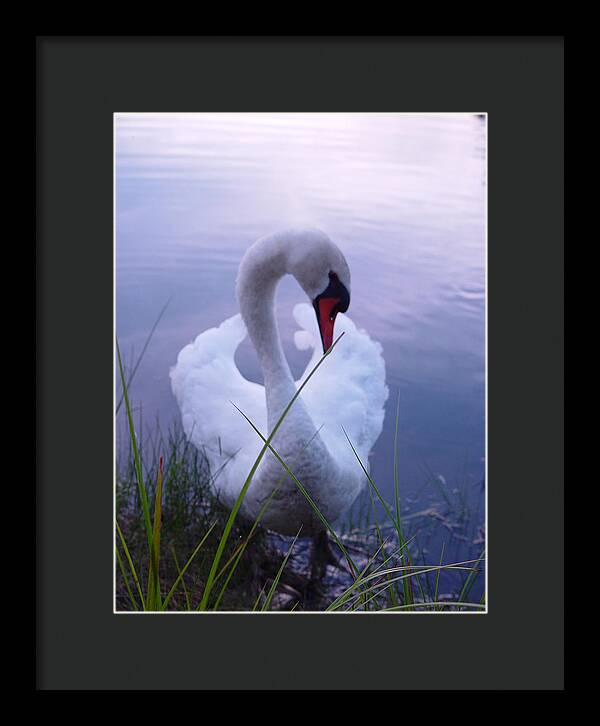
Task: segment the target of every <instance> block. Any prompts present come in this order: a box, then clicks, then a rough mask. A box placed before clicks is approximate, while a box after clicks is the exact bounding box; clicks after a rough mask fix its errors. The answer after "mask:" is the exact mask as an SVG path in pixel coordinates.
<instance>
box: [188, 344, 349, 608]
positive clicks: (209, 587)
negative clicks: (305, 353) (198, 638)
mask: <svg viewBox="0 0 600 726" xmlns="http://www.w3.org/2000/svg"><path fill="white" fill-rule="evenodd" d="M343 335H344V333H342V334H341V335H340V336H339V337H338V338H337V339H336V340H335V342H334V343H333V345H332V346H331V348H329V350H328V351H327V352H326V353H325V354H324V355H323V356H322V357H321V358H320V360H319V362H318V363H317V364H316V365H315V367H314V368H313V369H312V371H311V372H310V373H309V374H308V376H307V377H306V378H305V380H304V381H303V383H302V384H301V385H300V386H299V387H298V390H297V391H296V393H295V394H294V396H293V397H292V399H291V401H290V402H289V403H288V405H287V406H286V407H285V408H284V410H283V412H282V414H281V416H280V417H279V419H278V421H277V423H276V424H275V426H274V427H273V430H272V431H271V433H270V434H269V437H268V439H267V440H266V441H265V444H264V445H263V447H262V449H261V451H260V452H259V454H258V456H257V457H256V461H255V462H254V464H253V465H252V468H251V469H250V472H249V474H248V477H247V478H246V481H245V482H244V485H243V486H242V489H241V490H240V493H239V495H238V496H237V499H236V500H235V503H234V505H233V507H232V509H231V513H230V515H229V518H228V520H227V523H226V524H225V528H224V530H223V535H222V536H221V540H220V542H219V545H218V547H217V551H216V553H215V557H214V559H213V563H212V566H211V569H210V572H209V574H208V579H207V581H206V585H205V586H204V592H203V594H202V599H201V601H200V604H199V606H198V609H199V610H206V608H207V607H208V599H209V597H210V593H211V591H212V588H213V583H214V580H215V577H216V574H217V571H218V569H219V563H220V561H221V557H222V556H223V551H224V549H225V545H226V544H227V540H228V539H229V534H230V532H231V529H232V527H233V523H234V521H235V519H236V517H237V514H238V512H239V510H240V507H241V506H242V503H243V501H244V498H245V496H246V492H247V491H248V487H249V486H250V484H251V483H252V479H253V478H254V474H255V473H256V470H257V469H258V466H259V464H260V462H261V461H262V459H263V457H264V455H265V453H266V451H267V449H268V448H269V444H270V443H271V441H272V440H273V437H274V436H275V434H276V433H277V431H278V430H279V427H280V426H281V424H282V423H283V421H284V419H285V417H286V416H287V414H288V412H289V410H290V409H291V407H292V406H293V405H294V403H295V401H296V399H297V398H298V396H299V395H300V393H301V392H302V389H303V388H304V386H306V384H307V383H308V382H309V381H310V379H311V378H312V377H313V375H314V374H315V373H316V372H317V370H318V369H319V367H320V366H321V364H322V363H323V361H324V360H325V358H327V356H328V355H330V354H331V352H332V350H333V349H334V348H335V346H336V345H337V344H338V342H339V340H340V338H342V336H343Z"/></svg>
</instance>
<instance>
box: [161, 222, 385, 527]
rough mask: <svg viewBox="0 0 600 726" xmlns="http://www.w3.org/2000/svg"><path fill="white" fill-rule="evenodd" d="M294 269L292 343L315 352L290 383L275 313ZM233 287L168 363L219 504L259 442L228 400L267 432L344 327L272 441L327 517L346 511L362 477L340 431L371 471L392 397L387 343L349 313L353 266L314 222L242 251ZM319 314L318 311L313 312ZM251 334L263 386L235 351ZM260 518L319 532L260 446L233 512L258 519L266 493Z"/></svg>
mask: <svg viewBox="0 0 600 726" xmlns="http://www.w3.org/2000/svg"><path fill="white" fill-rule="evenodd" d="M287 274H290V275H292V276H293V277H295V279H296V280H297V282H298V283H299V284H300V287H301V288H302V289H303V290H304V292H305V293H306V294H307V296H308V300H309V303H300V304H298V305H296V306H295V307H294V310H293V315H294V318H295V320H296V322H297V324H298V326H299V330H297V331H296V332H295V335H294V342H295V345H296V347H297V348H298V349H303V350H310V349H311V348H312V350H313V355H312V358H311V360H310V361H309V363H308V364H307V367H306V370H305V372H304V373H303V375H302V376H301V378H300V380H298V381H295V380H294V378H293V376H292V373H291V371H290V367H289V365H288V362H287V360H286V358H285V355H284V352H283V348H282V345H281V340H280V336H279V331H278V327H277V323H276V319H275V293H276V288H277V284H278V283H279V281H280V280H281V278H282V277H283V276H284V275H287ZM236 295H237V300H238V303H239V309H240V314H237V315H234V316H233V317H231V318H229V319H227V320H225V321H224V322H222V323H221V325H219V327H215V328H211V329H209V330H206V331H204V332H203V333H200V335H198V337H197V338H196V339H195V340H194V341H193V342H192V343H190V344H189V345H186V346H185V347H184V348H183V349H182V350H181V351H180V352H179V354H178V356H177V362H176V364H175V366H173V367H172V368H171V370H170V379H171V387H172V390H173V393H174V395H175V398H176V399H177V402H178V405H179V408H180V411H181V419H182V424H183V429H184V432H185V435H186V437H187V438H188V440H190V441H191V442H192V443H193V444H194V445H195V446H196V447H197V448H198V449H200V450H201V451H203V452H204V453H205V455H206V456H207V458H208V462H209V465H210V469H211V473H212V484H213V487H214V489H215V492H216V493H217V495H218V497H219V498H220V500H221V501H222V502H223V503H224V504H225V505H228V506H229V507H231V506H233V504H234V502H235V500H236V498H237V496H238V494H239V493H240V490H241V488H242V486H243V484H244V482H245V480H246V477H247V476H248V472H249V471H250V469H251V467H252V465H253V464H254V462H255V459H256V457H257V456H258V454H259V452H260V450H261V448H262V446H263V443H264V442H263V441H262V440H261V439H260V437H259V436H257V434H256V432H255V431H254V430H253V429H252V428H251V427H250V426H249V424H248V422H247V421H246V420H245V419H244V417H243V416H241V415H240V412H239V411H238V410H236V408H235V407H234V406H233V405H232V404H235V406H236V407H237V408H239V409H240V410H241V411H242V412H243V413H244V414H246V415H247V416H248V417H249V418H250V420H251V421H253V423H254V424H255V425H256V426H257V428H258V429H259V430H260V431H261V432H262V433H263V435H264V436H265V437H266V436H267V434H268V433H271V431H272V429H273V427H274V426H275V424H276V422H277V420H278V419H279V417H280V415H281V414H282V412H283V410H284V408H285V407H286V406H287V404H288V403H289V402H290V400H291V399H292V397H293V396H294V394H295V393H296V391H297V388H298V386H300V385H301V383H302V382H303V381H304V379H305V378H306V376H307V375H308V374H309V373H310V371H311V370H312V369H313V367H314V366H315V365H316V364H317V362H318V360H319V359H320V358H321V356H322V354H323V353H324V352H325V351H327V350H328V349H329V348H330V347H331V345H332V342H333V339H334V337H333V336H334V325H335V334H336V336H338V335H339V334H340V333H342V332H343V333H344V336H343V337H342V339H341V340H340V341H339V343H338V344H337V345H336V346H335V347H334V349H333V350H332V351H331V353H330V355H329V356H327V358H325V360H324V361H323V363H322V365H321V367H320V368H319V370H318V371H317V372H316V373H315V375H314V377H313V378H311V380H310V381H309V382H308V383H307V385H306V387H305V388H304V389H303V391H302V393H301V394H300V396H299V397H298V399H297V400H296V401H295V402H294V404H293V406H292V408H291V409H290V411H289V413H288V414H287V416H286V418H285V419H284V422H283V424H282V425H281V427H280V428H279V430H278V431H277V432H276V434H275V437H274V438H273V440H272V446H273V448H274V449H275V451H277V453H278V454H279V455H280V456H281V458H282V459H283V460H284V461H285V462H286V463H287V464H288V466H289V467H290V469H291V470H292V471H293V472H294V474H295V476H296V477H297V478H298V480H299V481H300V482H301V483H302V484H303V486H304V487H305V488H306V490H307V491H308V492H309V494H310V495H311V497H312V499H313V500H314V502H315V503H316V504H317V506H318V507H319V509H320V511H321V512H322V514H323V515H324V516H325V518H326V519H327V521H328V522H333V521H335V520H336V519H338V518H339V517H340V515H341V514H343V512H344V511H345V510H346V509H348V508H349V507H350V505H351V504H352V502H353V501H354V500H355V499H356V497H357V495H358V494H359V492H360V490H361V489H362V487H363V486H364V485H365V483H366V477H365V476H364V472H363V471H362V469H361V467H360V465H359V463H358V462H357V460H356V457H355V454H354V453H353V451H352V448H351V446H350V445H349V443H348V439H347V438H346V434H345V433H344V430H345V432H346V433H347V435H348V438H349V439H350V441H351V442H352V444H353V446H354V447H355V449H356V452H357V453H358V455H359V456H360V458H361V461H362V462H363V464H364V465H365V467H368V455H369V452H370V450H371V448H372V447H373V444H374V443H375V441H376V440H377V438H378V436H379V434H380V433H381V429H382V426H383V419H384V403H385V401H386V399H387V397H388V389H387V386H386V383H385V363H384V360H383V355H382V348H381V345H380V344H379V343H378V342H375V341H373V340H371V338H370V337H369V336H368V334H367V333H366V332H365V331H364V330H359V329H358V328H357V327H356V325H355V324H354V323H353V322H352V320H351V319H350V318H349V317H347V316H346V315H345V312H346V310H347V309H348V306H349V304H350V270H349V268H348V264H347V262H346V260H345V258H344V256H343V254H342V252H341V251H340V249H339V248H338V247H337V246H336V245H335V244H334V243H333V242H332V241H331V240H330V239H329V237H328V236H327V235H326V234H324V233H323V232H321V231H319V230H317V229H291V230H286V231H283V232H279V233H277V234H272V235H269V236H266V237H262V238H260V239H258V240H257V241H256V242H254V244H252V245H251V246H250V247H249V248H248V249H247V251H246V253H245V254H244V256H243V258H242V260H241V262H240V265H239V270H238V275H237V281H236ZM315 313H316V315H315ZM246 335H249V337H250V340H251V342H252V343H253V345H254V347H255V349H256V352H257V355H258V360H259V362H260V365H261V367H262V372H263V377H264V386H262V385H259V384H257V383H253V382H251V381H248V380H247V379H246V378H245V377H244V376H242V374H241V373H240V371H239V369H238V367H237V365H236V363H235V359H234V356H235V351H236V349H237V347H238V346H239V345H240V343H241V342H242V341H243V340H244V339H245V337H246ZM274 490H276V491H275V494H274V495H273V497H272V499H271V501H270V502H269V504H268V507H267V508H266V510H265V512H264V514H263V517H262V519H261V524H262V525H263V526H264V527H266V528H267V529H270V530H273V531H275V532H278V533H281V534H284V535H296V534H297V533H298V531H299V530H300V529H301V536H302V537H306V536H312V537H313V538H315V540H317V538H318V537H319V536H322V535H323V530H324V528H323V525H322V523H321V521H320V520H319V519H318V518H317V517H316V516H315V514H314V511H313V509H312V508H311V507H310V505H309V503H308V502H307V501H306V498H305V497H304V495H303V494H302V493H301V492H300V490H299V489H298V487H297V485H296V484H295V483H294V481H293V480H292V479H291V478H289V477H288V476H287V475H286V474H285V471H284V469H283V468H282V466H281V464H280V462H278V461H277V459H276V458H275V456H274V455H273V454H272V453H271V452H270V451H267V453H266V454H265V456H264V457H263V460H262V461H261V463H260V465H259V467H258V469H257V471H256V473H255V475H254V478H253V480H252V483H251V484H250V487H249V488H248V491H247V493H246V496H245V499H244V502H243V505H242V508H241V510H240V514H242V515H243V516H244V517H245V518H247V519H249V520H250V521H254V520H255V519H256V517H257V515H258V514H259V512H260V510H261V508H263V505H264V504H265V502H266V500H267V499H268V498H269V497H270V496H271V495H272V494H273V491H274Z"/></svg>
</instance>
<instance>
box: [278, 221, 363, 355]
mask: <svg viewBox="0 0 600 726" xmlns="http://www.w3.org/2000/svg"><path fill="white" fill-rule="evenodd" d="M295 242H296V244H294V245H292V246H291V248H290V252H289V255H288V271H289V272H290V273H291V274H292V275H293V276H294V277H295V278H296V280H298V282H299V284H300V286H301V287H302V289H303V290H304V292H305V293H306V294H307V295H308V297H309V299H310V301H311V302H312V304H313V307H314V309H315V313H316V314H317V322H318V324H319V332H320V333H321V342H322V343H323V352H324V353H325V352H326V351H327V350H329V348H331V345H332V343H333V328H334V324H335V317H336V315H337V314H338V313H345V312H346V310H348V306H349V305H350V268H349V267H348V263H347V262H346V259H345V258H344V255H343V254H342V253H341V251H340V249H339V248H338V247H337V246H336V245H335V244H334V243H333V242H332V241H331V240H330V239H329V237H328V236H327V235H326V234H324V233H323V232H321V231H319V230H303V231H301V232H298V233H297V239H296V240H295Z"/></svg>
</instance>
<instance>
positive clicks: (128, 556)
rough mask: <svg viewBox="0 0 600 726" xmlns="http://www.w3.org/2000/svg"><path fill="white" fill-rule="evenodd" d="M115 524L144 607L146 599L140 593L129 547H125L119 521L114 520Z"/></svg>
mask: <svg viewBox="0 0 600 726" xmlns="http://www.w3.org/2000/svg"><path fill="white" fill-rule="evenodd" d="M115 524H116V525H117V532H118V534H119V539H120V540H121V545H122V547H123V552H125V557H126V558H127V564H128V565H129V569H130V570H131V575H132V577H133V581H134V582H135V586H136V588H137V591H138V595H139V596H140V602H141V603H142V609H143V610H145V609H146V601H145V600H144V595H143V593H142V587H141V585H140V580H139V578H138V576H137V572H136V571H135V566H134V564H133V560H132V559H131V554H130V552H129V547H127V542H125V537H123V532H122V531H121V528H120V527H119V523H118V522H115Z"/></svg>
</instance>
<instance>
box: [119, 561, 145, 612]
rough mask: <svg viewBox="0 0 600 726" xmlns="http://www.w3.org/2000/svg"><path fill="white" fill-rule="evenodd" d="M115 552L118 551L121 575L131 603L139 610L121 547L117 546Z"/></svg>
mask: <svg viewBox="0 0 600 726" xmlns="http://www.w3.org/2000/svg"><path fill="white" fill-rule="evenodd" d="M115 552H116V553H117V560H118V562H119V569H120V570H121V575H122V577H123V581H124V583H125V588H126V589H127V594H128V595H129V599H130V600H131V604H132V605H133V609H134V610H136V611H137V610H139V608H138V606H137V603H136V601H135V598H134V597H133V593H132V592H131V587H129V579H128V577H127V573H126V572H125V565H124V564H123V559H122V558H121V553H120V552H119V548H118V547H115Z"/></svg>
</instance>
